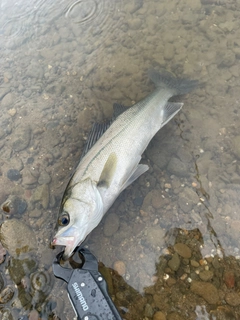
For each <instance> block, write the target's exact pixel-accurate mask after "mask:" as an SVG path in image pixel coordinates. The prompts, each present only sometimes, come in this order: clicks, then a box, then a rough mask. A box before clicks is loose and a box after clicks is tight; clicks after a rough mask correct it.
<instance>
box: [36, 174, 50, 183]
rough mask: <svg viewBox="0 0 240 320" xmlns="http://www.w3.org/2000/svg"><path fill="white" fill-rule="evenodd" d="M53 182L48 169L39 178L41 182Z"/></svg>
mask: <svg viewBox="0 0 240 320" xmlns="http://www.w3.org/2000/svg"><path fill="white" fill-rule="evenodd" d="M50 182H51V177H50V175H49V174H48V173H47V172H46V171H42V172H41V173H40V176H39V178H38V183H39V184H49V183H50Z"/></svg>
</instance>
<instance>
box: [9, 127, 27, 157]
mask: <svg viewBox="0 0 240 320" xmlns="http://www.w3.org/2000/svg"><path fill="white" fill-rule="evenodd" d="M30 139H31V129H30V127H24V128H23V127H20V128H18V129H17V130H16V131H15V132H14V138H13V142H12V147H13V149H14V150H15V151H16V152H19V151H22V150H24V149H26V148H27V147H28V145H29V143H30Z"/></svg>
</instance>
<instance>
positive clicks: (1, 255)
mask: <svg viewBox="0 0 240 320" xmlns="http://www.w3.org/2000/svg"><path fill="white" fill-rule="evenodd" d="M6 254H7V251H6V249H5V248H4V247H3V246H2V244H1V242H0V264H1V263H3V262H4V261H5V257H6ZM0 283H1V281H0ZM0 289H1V288H0Z"/></svg>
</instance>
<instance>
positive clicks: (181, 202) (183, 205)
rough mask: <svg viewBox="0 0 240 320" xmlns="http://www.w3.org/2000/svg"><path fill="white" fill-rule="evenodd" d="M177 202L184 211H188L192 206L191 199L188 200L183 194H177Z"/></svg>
mask: <svg viewBox="0 0 240 320" xmlns="http://www.w3.org/2000/svg"><path fill="white" fill-rule="evenodd" d="M178 204H179V207H180V208H181V209H182V211H183V212H184V213H188V212H189V211H191V210H192V207H193V203H192V201H189V200H188V198H186V197H185V196H183V195H180V196H179V200H178Z"/></svg>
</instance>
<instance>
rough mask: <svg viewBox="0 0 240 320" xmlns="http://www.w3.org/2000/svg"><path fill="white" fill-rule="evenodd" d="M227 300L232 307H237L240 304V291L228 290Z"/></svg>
mask: <svg viewBox="0 0 240 320" xmlns="http://www.w3.org/2000/svg"><path fill="white" fill-rule="evenodd" d="M225 300H226V302H227V304H229V305H230V306H232V307H236V306H239V305H240V295H239V293H238V292H235V291H233V292H227V293H226V295H225Z"/></svg>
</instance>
